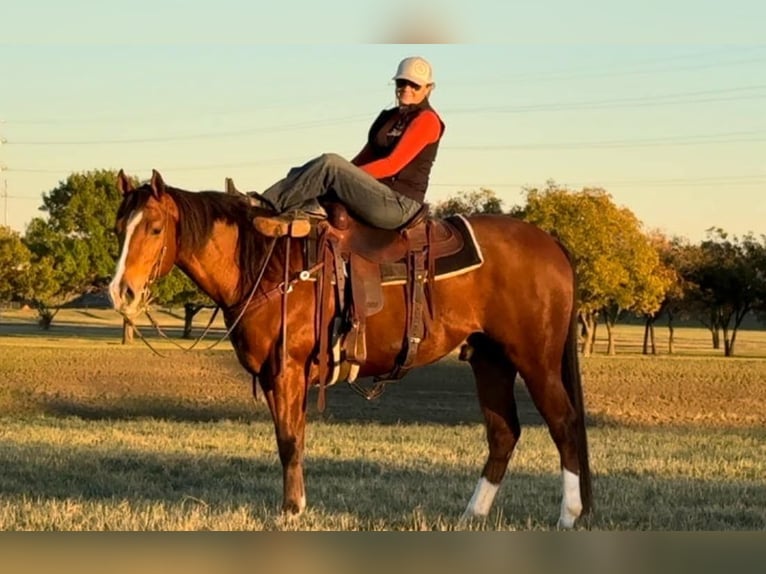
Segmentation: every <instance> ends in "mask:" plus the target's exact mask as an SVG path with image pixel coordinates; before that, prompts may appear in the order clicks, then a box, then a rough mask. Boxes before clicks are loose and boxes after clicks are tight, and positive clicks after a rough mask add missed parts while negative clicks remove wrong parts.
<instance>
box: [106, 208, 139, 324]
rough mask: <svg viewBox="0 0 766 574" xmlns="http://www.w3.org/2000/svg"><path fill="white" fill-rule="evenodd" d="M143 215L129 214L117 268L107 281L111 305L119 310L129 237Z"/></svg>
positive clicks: (137, 212)
mask: <svg viewBox="0 0 766 574" xmlns="http://www.w3.org/2000/svg"><path fill="white" fill-rule="evenodd" d="M143 216H144V214H143V212H142V211H136V212H134V213H132V214H131V215H130V218H129V219H128V226H127V229H126V230H125V241H123V242H122V252H121V253H120V259H119V260H118V261H117V269H116V270H115V272H114V278H113V279H112V281H111V283H109V297H110V298H111V299H112V306H113V307H114V308H115V309H117V310H119V309H120V306H121V304H122V298H121V296H120V282H121V281H122V276H123V274H124V273H125V262H126V261H127V259H128V250H129V249H130V238H131V236H132V235H133V232H134V231H135V230H136V227H137V226H138V224H139V222H140V221H141V218H142V217H143Z"/></svg>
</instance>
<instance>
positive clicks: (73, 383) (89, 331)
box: [0, 310, 766, 530]
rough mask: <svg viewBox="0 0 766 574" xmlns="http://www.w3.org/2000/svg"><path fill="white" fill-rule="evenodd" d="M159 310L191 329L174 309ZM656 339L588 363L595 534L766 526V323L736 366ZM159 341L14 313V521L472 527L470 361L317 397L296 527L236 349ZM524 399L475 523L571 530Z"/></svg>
mask: <svg viewBox="0 0 766 574" xmlns="http://www.w3.org/2000/svg"><path fill="white" fill-rule="evenodd" d="M158 319H159V320H160V321H161V322H162V324H163V325H166V326H167V327H168V328H167V331H168V332H169V334H171V335H177V333H178V329H179V328H180V320H179V318H178V317H173V316H171V315H167V314H162V313H160V314H158ZM197 322H198V323H199V324H200V325H202V326H204V324H205V322H206V320H205V318H204V317H202V318H200V319H199V320H198V321H197ZM142 330H143V331H145V332H147V333H148V330H147V329H142ZM219 333H220V332H219ZM641 334H642V333H641V329H640V328H637V327H620V328H619V330H618V351H619V352H621V354H619V355H618V356H616V357H606V356H603V355H599V354H597V355H596V356H594V357H590V358H587V359H585V360H583V361H582V370H583V378H584V386H585V394H586V405H587V409H588V418H589V425H590V426H589V433H590V434H589V437H590V446H591V459H592V467H593V472H594V495H595V504H596V512H595V515H594V517H593V519H592V520H591V523H590V526H591V527H592V528H594V529H605V530H606V529H608V530H625V529H641V530H647V529H651V530H712V529H716V530H718V529H725V530H729V529H731V530H743V529H749V530H752V529H764V528H766V478H765V477H766V456H765V455H766V446H765V445H766V441H765V440H764V439H766V359H764V358H763V357H764V356H766V333H762V332H757V331H744V332H742V333H741V334H740V336H739V340H738V345H739V348H738V351H739V352H740V353H741V354H742V355H743V356H742V357H738V358H733V359H724V358H721V357H719V356H717V355H718V354H719V352H715V353H714V352H713V351H712V350H710V349H709V337H708V335H707V332H706V331H704V330H702V329H682V330H679V331H678V332H677V337H676V349H677V351H678V355H677V356H672V357H671V356H667V355H660V356H657V357H643V356H641V355H640V354H638V350H639V344H640V338H641ZM663 337H664V329H661V328H660V329H658V344H659V345H660V350H661V351H662V352H664V344H665V343H664V338H663ZM152 340H153V342H154V343H156V344H157V346H158V347H159V348H161V349H162V350H163V353H165V354H166V355H167V358H161V357H157V356H155V355H153V354H152V353H151V351H149V350H148V349H147V348H146V347H145V346H143V345H142V344H141V343H140V342H139V341H138V340H137V341H136V342H135V343H134V344H133V345H131V346H123V345H121V344H120V330H119V320H118V318H117V317H116V314H114V313H112V312H105V311H74V310H70V311H66V312H64V311H62V312H61V313H60V314H59V315H58V316H57V317H56V320H55V321H54V324H53V328H52V329H51V330H50V331H48V332H43V331H40V330H39V329H38V328H37V327H36V326H35V325H34V323H33V317H32V315H31V314H29V313H28V312H22V311H15V312H12V313H8V312H4V313H2V314H0V381H2V385H0V465H1V467H2V469H3V470H2V471H1V472H0V528H2V529H6V530H7V529H35V530H39V529H55V530H83V529H91V530H92V529H96V530H104V529H109V530H113V529H119V530H144V529H153V530H154V529H162V530H180V529H193V530H197V529H227V530H241V529H272V530H273V529H286V530H308V529H333V530H335V529H348V530H420V529H427V530H433V529H436V530H449V529H453V528H455V527H456V526H457V517H458V516H459V515H460V513H461V512H462V510H463V509H464V507H465V504H466V503H467V501H468V498H469V497H470V495H471V493H472V491H473V487H474V485H475V483H476V480H477V478H478V475H479V472H480V470H481V467H482V465H483V463H484V459H485V456H486V442H485V440H484V429H483V426H482V424H481V419H480V415H479V411H478V405H477V400H476V396H475V392H474V388H473V381H472V377H471V373H470V369H469V368H468V367H467V366H466V365H464V364H463V363H460V362H459V361H457V360H456V358H455V357H454V356H451V357H448V358H446V359H444V360H443V361H441V362H439V363H437V364H435V365H433V366H431V367H428V368H424V369H421V370H419V371H416V372H414V373H412V374H410V375H409V376H408V377H407V378H406V379H404V381H402V382H400V383H397V384H395V385H391V386H390V387H389V389H388V390H387V392H386V393H385V394H384V395H383V397H382V398H381V399H379V400H378V401H376V402H371V403H367V402H365V401H363V400H362V399H361V398H359V397H357V396H356V395H355V394H353V393H352V392H351V391H350V389H348V388H347V387H345V386H338V387H336V388H333V389H331V390H330V391H329V393H328V408H327V411H326V412H325V413H324V414H322V415H320V414H319V413H317V412H316V410H315V409H314V405H313V402H314V401H313V399H314V398H315V397H314V396H313V395H312V404H311V407H310V414H309V418H310V423H309V428H308V437H307V438H308V450H307V455H306V483H307V495H308V501H309V510H308V511H307V512H306V513H305V514H304V515H303V516H301V517H300V518H298V519H289V520H288V519H283V518H282V517H281V516H280V514H279V512H278V507H279V503H280V499H281V470H280V466H279V462H278V459H277V456H276V446H275V441H274V433H273V427H272V424H271V420H270V417H269V415H268V412H267V411H266V410H265V407H263V406H262V405H260V404H256V403H255V402H254V401H253V400H252V395H251V391H250V382H249V378H248V377H247V376H246V375H245V373H244V371H242V370H241V369H240V367H239V365H238V364H237V363H236V360H235V359H234V357H233V354H232V353H231V351H230V350H229V349H228V344H227V343H224V344H221V345H219V347H217V348H216V349H214V350H208V351H204V350H203V351H200V352H197V351H196V350H195V351H193V352H192V353H183V352H181V351H179V350H177V349H175V348H173V347H171V346H170V345H169V344H168V343H166V342H163V341H160V340H158V339H157V338H156V337H154V338H153V339H152ZM210 340H211V341H212V340H214V337H213V338H211V339H210ZM185 343H187V344H188V342H185ZM601 345H602V344H601V343H599V346H598V347H597V351H601V350H602V349H603V347H602V346H601ZM201 346H204V343H203V345H201ZM517 395H518V397H519V403H520V404H519V406H520V411H521V416H522V422H523V426H524V430H523V434H522V438H521V441H520V443H519V446H518V447H517V450H516V453H515V455H514V458H513V460H512V462H511V466H510V470H509V473H508V475H507V477H506V480H505V482H504V484H503V488H502V489H501V490H500V493H499V495H498V498H497V499H496V502H495V506H494V508H493V512H492V514H491V515H490V517H489V519H488V520H487V521H486V522H483V523H475V524H472V525H470V528H474V529H489V530H517V529H525V530H526V529H536V530H548V529H551V528H552V527H554V525H555V522H556V519H557V516H558V506H559V503H560V488H559V480H560V478H559V472H558V457H557V454H556V451H555V448H554V446H553V444H552V442H551V441H550V439H549V437H548V434H547V429H546V427H545V426H544V425H542V424H541V421H540V419H539V417H538V415H537V413H536V411H535V409H534V406H533V405H532V404H531V403H530V401H529V400H528V398H527V396H526V393H525V392H524V388H523V384H522V383H520V382H519V383H517Z"/></svg>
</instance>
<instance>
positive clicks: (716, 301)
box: [693, 228, 766, 357]
mask: <svg viewBox="0 0 766 574" xmlns="http://www.w3.org/2000/svg"><path fill="white" fill-rule="evenodd" d="M700 249H701V261H700V264H699V265H698V266H697V267H696V268H695V269H694V273H693V279H694V282H695V284H696V285H697V289H696V296H695V299H696V305H697V308H698V310H699V311H700V318H701V320H702V322H703V324H705V325H706V326H707V327H708V329H710V330H711V332H712V333H713V346H714V347H716V348H718V346H717V343H719V341H718V332H719V331H721V332H722V333H723V346H724V356H726V357H731V356H733V355H734V349H735V343H736V340H737V333H738V330H739V328H740V326H741V324H742V321H743V320H744V318H745V317H746V316H747V315H748V313H750V312H752V311H754V310H756V309H757V308H758V307H759V306H760V305H761V304H762V301H763V300H764V299H766V244H764V242H763V241H758V240H757V239H756V238H755V237H754V236H753V235H746V236H745V237H743V238H741V239H740V238H738V237H736V236H731V237H730V236H729V234H728V233H726V232H725V231H724V230H723V229H720V228H712V229H710V230H708V238H707V239H706V240H705V241H703V242H702V243H701V245H700Z"/></svg>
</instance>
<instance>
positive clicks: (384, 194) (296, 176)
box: [255, 56, 444, 236]
mask: <svg viewBox="0 0 766 574" xmlns="http://www.w3.org/2000/svg"><path fill="white" fill-rule="evenodd" d="M393 79H394V81H395V82H396V91H395V94H396V99H397V106H396V107H394V108H391V109H388V110H383V111H382V112H381V113H380V115H379V116H378V118H377V119H376V120H375V121H374V122H373V124H372V126H371V127H370V130H369V134H368V140H367V143H366V144H365V146H364V148H362V150H361V151H360V152H359V153H358V154H357V155H356V157H354V159H352V160H351V161H350V162H349V161H347V160H345V159H344V158H342V157H340V156H339V155H337V154H332V153H326V154H323V155H321V156H319V157H317V158H314V159H312V160H311V161H309V162H308V163H306V164H305V165H303V166H301V167H297V168H293V169H291V170H290V171H289V172H288V174H287V177H285V178H284V179H282V180H280V181H278V182H277V183H275V184H274V185H272V186H271V187H269V188H268V189H267V190H266V191H264V192H263V194H261V195H257V194H256V198H257V199H260V200H261V203H262V204H264V205H265V206H266V207H270V208H272V209H273V210H274V211H276V212H277V214H280V215H277V216H272V217H257V218H256V220H255V226H256V228H257V229H258V230H259V231H261V233H264V234H266V235H270V236H279V235H284V234H286V233H287V231H288V227H289V225H290V223H291V222H295V221H299V220H304V221H305V217H306V215H311V216H319V217H322V216H326V214H324V210H323V208H322V206H321V205H320V204H319V202H318V201H317V199H318V198H323V197H325V196H326V195H327V194H328V193H330V192H332V193H333V194H334V196H335V197H336V198H337V199H338V200H339V201H341V202H342V203H343V204H345V205H346V206H347V207H348V208H349V209H350V210H351V211H352V212H353V213H354V214H355V215H356V216H358V217H359V218H360V219H362V220H364V221H365V222H366V223H368V224H370V225H372V226H375V227H380V228H383V229H396V228H398V227H401V226H402V225H404V224H405V223H406V222H407V221H409V220H410V219H411V218H412V217H413V216H414V215H415V213H416V212H417V211H418V209H420V207H421V205H422V204H423V201H424V200H425V194H426V189H427V188H428V177H429V174H430V172H431V166H432V165H433V162H434V159H435V158H436V151H437V148H438V147H439V140H440V139H441V136H442V134H443V133H444V123H443V122H442V121H441V119H440V118H439V116H438V114H437V113H436V111H435V110H434V109H433V108H432V107H431V105H430V103H429V101H428V97H429V95H430V94H431V92H432V91H433V88H434V81H433V73H432V70H431V65H430V64H429V63H428V62H427V61H426V60H424V59H423V58H420V57H417V56H416V57H410V58H405V59H404V60H402V61H401V62H400V63H399V67H398V68H397V70H396V75H395V76H394V78H393ZM296 218H297V219H296Z"/></svg>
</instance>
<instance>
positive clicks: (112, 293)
mask: <svg viewBox="0 0 766 574" xmlns="http://www.w3.org/2000/svg"><path fill="white" fill-rule="evenodd" d="M109 298H110V299H111V300H112V306H113V307H114V309H115V311H117V312H118V313H120V314H121V315H123V316H124V317H126V318H128V319H130V318H133V317H135V316H136V315H138V314H139V313H140V312H141V306H142V301H143V290H138V289H136V288H135V287H134V286H132V285H131V284H130V283H128V282H127V281H125V280H124V279H123V280H121V281H119V282H115V281H112V282H111V283H110V284H109Z"/></svg>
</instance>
